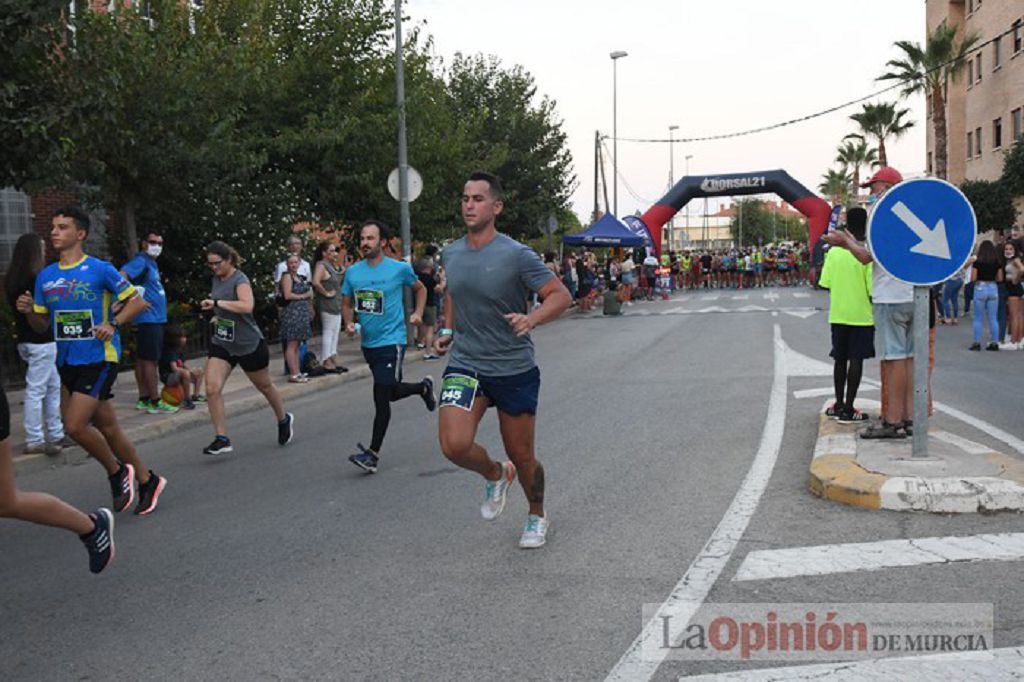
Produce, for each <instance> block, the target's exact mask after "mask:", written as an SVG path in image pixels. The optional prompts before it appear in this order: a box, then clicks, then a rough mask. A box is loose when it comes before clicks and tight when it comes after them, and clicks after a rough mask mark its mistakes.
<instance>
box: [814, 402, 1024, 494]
mask: <svg viewBox="0 0 1024 682" xmlns="http://www.w3.org/2000/svg"><path fill="white" fill-rule="evenodd" d="M818 419H819V421H818V440H817V443H816V444H815V447H814V455H813V457H812V459H811V466H810V478H809V486H810V489H811V492H812V493H813V494H815V495H817V496H818V497H821V498H824V499H827V500H832V501H833V502H839V503H841V504H847V505H851V506H854V507H861V508H863V509H887V510H890V511H924V512H931V513H935V514H969V513H979V512H994V511H1024V462H1020V461H1019V460H1017V459H1014V458H1012V457H1008V456H1007V455H1004V454H1002V453H999V452H994V451H992V450H991V449H990V448H987V447H985V446H982V445H978V444H976V443H971V442H970V441H967V440H966V439H960V438H959V437H957V440H958V444H960V445H963V446H966V447H969V448H970V449H969V450H968V452H969V453H970V454H972V455H975V456H978V457H983V458H984V459H985V460H986V461H988V462H990V463H992V464H997V465H999V466H1001V467H1002V471H1003V473H1002V474H1001V475H999V476H976V477H961V476H958V477H938V476H935V477H929V476H889V475H887V474H880V473H876V472H873V471H870V470H868V469H865V468H864V467H862V466H861V465H860V464H858V463H857V459H856V456H857V438H858V436H857V426H856V425H855V424H840V423H839V422H837V421H833V420H832V419H830V418H828V417H826V416H825V415H824V414H820V415H819V417H818ZM932 436H933V437H935V434H932ZM965 449H966V448H965Z"/></svg>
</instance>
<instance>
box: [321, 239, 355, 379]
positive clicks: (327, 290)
mask: <svg viewBox="0 0 1024 682" xmlns="http://www.w3.org/2000/svg"><path fill="white" fill-rule="evenodd" d="M339 253H340V250H339V249H338V246H337V245H336V244H334V243H333V242H320V244H319V245H318V246H317V247H316V259H315V262H316V266H315V267H314V269H313V291H314V293H315V294H316V298H315V303H316V310H317V312H318V313H319V314H320V326H321V327H322V329H323V336H322V338H321V341H322V351H321V358H322V361H321V366H322V367H323V368H324V369H325V370H327V371H328V372H330V373H332V374H341V373H342V372H347V371H348V369H347V368H346V367H343V366H340V365H338V364H337V362H336V360H337V358H335V356H336V355H337V354H338V336H339V335H340V332H341V294H340V289H341V281H342V279H343V278H344V276H345V269H344V267H341V266H339V264H338V263H339Z"/></svg>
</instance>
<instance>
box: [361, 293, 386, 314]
mask: <svg viewBox="0 0 1024 682" xmlns="http://www.w3.org/2000/svg"><path fill="white" fill-rule="evenodd" d="M356 310H357V311H358V312H360V313H362V314H364V315H383V314H384V292H383V291H379V290H376V289H360V290H359V291H357V292H356Z"/></svg>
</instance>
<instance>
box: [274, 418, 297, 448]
mask: <svg viewBox="0 0 1024 682" xmlns="http://www.w3.org/2000/svg"><path fill="white" fill-rule="evenodd" d="M294 427H295V415H294V414H292V413H291V412H285V415H284V419H282V420H281V421H279V422H277V444H278V445H288V443H291V442H292V437H293V436H295V428H294Z"/></svg>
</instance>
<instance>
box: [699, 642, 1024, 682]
mask: <svg viewBox="0 0 1024 682" xmlns="http://www.w3.org/2000/svg"><path fill="white" fill-rule="evenodd" d="M1021 670H1024V647H1006V648H1003V649H989V650H988V651H965V652H956V653H946V654H930V655H926V656H904V657H899V658H878V659H875V660H871V661H847V662H842V661H840V662H836V663H818V664H813V665H803V666H786V667H780V668H763V669H761V670H749V669H748V670H740V671H736V672H730V673H716V674H713V675H694V676H692V677H681V678H679V679H680V680H688V681H689V682H712V681H715V682H727V681H729V682H731V681H732V680H742V681H743V682H778V680H824V679H828V680H832V681H834V682H871V681H872V680H878V681H879V682H890V681H891V680H928V679H934V680H938V679H944V680H979V681H980V682H988V681H990V680H1019V679H1021V678H1022V676H1024V675H1022V673H1021Z"/></svg>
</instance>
